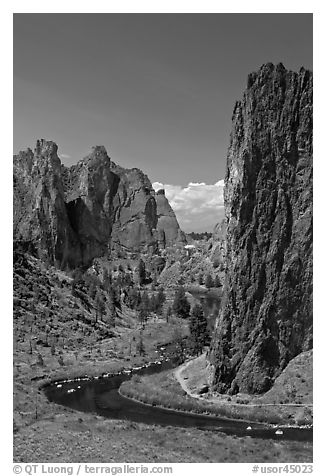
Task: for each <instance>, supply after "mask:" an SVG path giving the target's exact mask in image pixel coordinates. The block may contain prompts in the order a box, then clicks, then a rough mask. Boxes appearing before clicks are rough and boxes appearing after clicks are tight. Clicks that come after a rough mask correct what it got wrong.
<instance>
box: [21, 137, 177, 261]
mask: <svg viewBox="0 0 326 476" xmlns="http://www.w3.org/2000/svg"><path fill="white" fill-rule="evenodd" d="M14 238H15V240H19V241H25V242H32V243H34V244H35V245H36V247H37V249H38V253H39V255H40V256H41V257H42V258H44V259H48V260H49V262H51V263H55V264H56V265H57V266H60V267H65V266H68V267H76V266H82V265H89V264H90V263H91V261H92V259H93V258H95V257H99V256H103V255H110V253H111V251H112V250H115V251H116V252H117V253H125V252H130V253H135V252H140V251H144V252H152V253H155V252H157V251H158V250H159V248H162V247H163V248H164V247H165V246H166V245H168V244H171V243H172V242H174V241H177V240H181V241H182V240H183V235H182V233H181V231H180V228H179V225H178V222H177V219H176V217H175V215H174V212H173V211H172V209H171V207H170V205H169V203H168V201H167V199H166V198H165V197H164V201H163V202H162V199H161V197H160V196H158V195H156V193H155V192H154V190H153V188H152V185H151V182H150V181H149V179H148V177H147V176H146V175H145V174H143V172H141V171H140V170H139V169H136V168H133V169H130V170H129V169H124V168H122V167H120V166H118V165H116V164H114V163H113V162H112V161H111V160H110V158H109V157H108V155H107V152H106V150H105V148H104V147H103V146H96V147H94V148H93V149H92V152H91V153H90V154H89V155H88V156H87V157H85V158H84V159H82V160H80V161H79V162H78V163H77V164H76V165H73V166H71V167H65V166H63V165H62V164H61V162H60V159H59V157H58V154H57V145H56V144H55V143H54V142H50V141H45V140H43V139H42V140H41V141H37V145H36V148H35V150H34V152H33V151H32V150H31V149H28V150H27V151H25V152H20V153H19V154H18V155H16V156H14Z"/></svg>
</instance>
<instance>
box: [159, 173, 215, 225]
mask: <svg viewBox="0 0 326 476" xmlns="http://www.w3.org/2000/svg"><path fill="white" fill-rule="evenodd" d="M223 187H224V181H223V180H219V181H218V182H216V183H214V184H212V185H209V184H206V183H204V182H201V183H196V182H190V183H189V184H188V185H187V186H186V187H182V186H181V185H171V184H164V185H163V184H162V183H160V182H154V183H153V188H154V190H159V189H160V188H164V189H165V196H166V197H167V199H168V200H169V202H170V205H171V207H172V208H173V210H174V212H175V214H176V216H177V219H178V221H179V224H180V226H181V228H182V229H183V230H184V231H187V232H188V231H211V230H212V229H213V227H214V225H215V224H216V223H217V222H218V221H220V220H221V219H222V218H223V216H224V200H223Z"/></svg>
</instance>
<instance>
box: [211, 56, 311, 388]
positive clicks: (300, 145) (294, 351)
mask: <svg viewBox="0 0 326 476" xmlns="http://www.w3.org/2000/svg"><path fill="white" fill-rule="evenodd" d="M232 122H233V125H232V132H231V139H230V146H229V150H228V156H227V171H226V177H225V190H224V200H225V214H226V223H227V236H226V276H225V283H224V302H223V305H222V311H221V313H220V315H219V318H218V319H217V322H216V327H215V333H214V336H213V340H212V344H211V350H210V354H209V360H210V362H211V364H212V375H211V383H212V384H213V385H215V387H216V389H217V390H219V391H222V392H226V391H228V392H230V393H236V392H238V391H241V392H249V393H262V392H265V391H267V390H268V389H269V388H270V387H271V385H272V383H273V381H274V379H275V378H276V377H277V375H279V373H280V372H281V371H282V370H283V369H284V368H285V367H286V365H287V363H288V362H289V361H290V360H291V359H292V358H293V357H295V356H296V355H298V354H299V353H300V352H302V351H305V350H308V349H310V348H311V347H312V73H311V72H309V71H307V70H305V69H303V68H301V69H300V71H299V73H296V72H292V71H287V70H286V69H285V68H284V66H283V65H282V64H279V65H277V66H274V65H273V64H266V65H263V66H262V67H261V69H260V70H259V71H258V72H257V73H253V74H250V75H249V77H248V83H247V89H246V91H245V93H244V96H243V99H242V101H238V102H237V103H236V105H235V108H234V112H233V119H232Z"/></svg>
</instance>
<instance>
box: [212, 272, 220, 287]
mask: <svg viewBox="0 0 326 476" xmlns="http://www.w3.org/2000/svg"><path fill="white" fill-rule="evenodd" d="M214 286H215V287H216V288H220V287H221V286H222V283H221V280H220V278H219V275H218V274H217V275H216V276H215V279H214Z"/></svg>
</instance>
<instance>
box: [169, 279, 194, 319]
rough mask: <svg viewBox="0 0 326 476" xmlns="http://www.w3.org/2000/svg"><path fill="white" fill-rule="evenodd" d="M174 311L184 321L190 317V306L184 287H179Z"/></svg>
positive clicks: (175, 297)
mask: <svg viewBox="0 0 326 476" xmlns="http://www.w3.org/2000/svg"><path fill="white" fill-rule="evenodd" d="M173 311H174V312H175V314H176V315H177V316H178V317H181V318H182V319H186V318H187V317H189V312H190V304H189V302H188V299H187V298H186V294H185V290H184V288H183V286H179V287H178V288H177V290H176V292H175V296H174V301H173Z"/></svg>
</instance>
